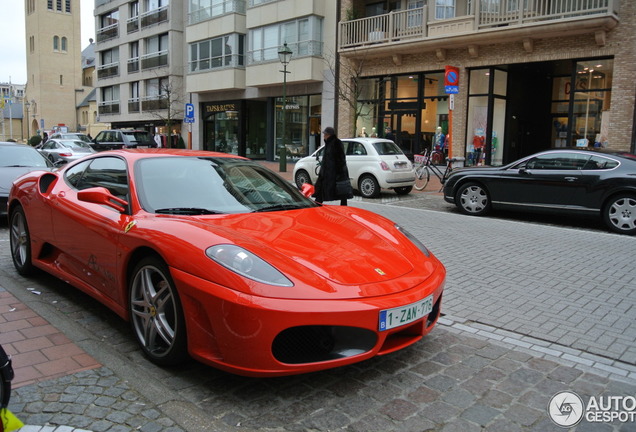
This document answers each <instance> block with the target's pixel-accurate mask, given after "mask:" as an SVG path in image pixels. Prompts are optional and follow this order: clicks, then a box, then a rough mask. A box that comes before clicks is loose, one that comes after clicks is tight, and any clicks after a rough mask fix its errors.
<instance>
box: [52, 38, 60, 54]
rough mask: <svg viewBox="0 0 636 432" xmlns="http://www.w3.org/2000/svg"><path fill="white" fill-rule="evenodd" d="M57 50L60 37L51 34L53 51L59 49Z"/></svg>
mask: <svg viewBox="0 0 636 432" xmlns="http://www.w3.org/2000/svg"><path fill="white" fill-rule="evenodd" d="M59 50H60V37H59V36H53V51H59Z"/></svg>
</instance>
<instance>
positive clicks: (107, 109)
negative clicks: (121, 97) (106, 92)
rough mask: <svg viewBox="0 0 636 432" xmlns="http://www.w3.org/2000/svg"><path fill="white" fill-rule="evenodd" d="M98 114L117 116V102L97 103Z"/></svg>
mask: <svg viewBox="0 0 636 432" xmlns="http://www.w3.org/2000/svg"><path fill="white" fill-rule="evenodd" d="M98 108H99V114H100V115H102V114H119V101H118V100H117V101H104V102H100V103H99V107H98Z"/></svg>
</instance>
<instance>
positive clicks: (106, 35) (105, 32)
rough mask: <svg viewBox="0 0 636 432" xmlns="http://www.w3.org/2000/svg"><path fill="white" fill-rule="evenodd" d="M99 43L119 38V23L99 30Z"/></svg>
mask: <svg viewBox="0 0 636 432" xmlns="http://www.w3.org/2000/svg"><path fill="white" fill-rule="evenodd" d="M96 36H97V42H104V41H107V40H109V39H113V38H116V37H117V36H119V23H115V24H111V25H109V26H106V27H102V28H100V29H99V30H97V35H96Z"/></svg>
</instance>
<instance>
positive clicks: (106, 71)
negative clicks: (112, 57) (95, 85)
mask: <svg viewBox="0 0 636 432" xmlns="http://www.w3.org/2000/svg"><path fill="white" fill-rule="evenodd" d="M117 75H119V63H109V64H105V65H101V66H98V67H97V79H105V78H110V77H114V76H117Z"/></svg>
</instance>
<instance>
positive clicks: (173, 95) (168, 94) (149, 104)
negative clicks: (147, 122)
mask: <svg viewBox="0 0 636 432" xmlns="http://www.w3.org/2000/svg"><path fill="white" fill-rule="evenodd" d="M157 79H158V80H159V88H158V95H157V98H156V99H150V100H146V101H144V107H143V109H144V111H145V112H148V113H151V114H152V115H153V116H154V117H155V118H158V119H159V120H161V121H162V123H163V124H164V125H165V126H166V129H167V130H168V141H169V144H168V145H169V146H172V140H171V137H172V127H173V125H175V124H178V123H179V120H181V119H183V116H184V109H185V95H184V92H183V86H182V85H181V82H179V81H177V79H175V77H162V78H157Z"/></svg>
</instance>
